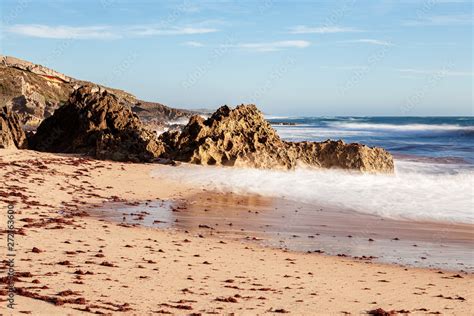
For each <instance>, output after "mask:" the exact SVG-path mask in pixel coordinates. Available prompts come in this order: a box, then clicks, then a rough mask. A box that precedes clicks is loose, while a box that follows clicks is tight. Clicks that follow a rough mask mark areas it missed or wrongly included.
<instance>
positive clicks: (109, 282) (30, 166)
mask: <svg viewBox="0 0 474 316" xmlns="http://www.w3.org/2000/svg"><path fill="white" fill-rule="evenodd" d="M0 165H1V168H0V182H1V190H0V199H1V201H2V204H3V205H4V206H5V209H6V207H7V205H8V204H12V205H13V208H14V211H15V215H14V224H15V227H16V228H17V230H16V234H15V236H14V238H15V239H14V240H15V254H16V255H15V257H14V260H15V273H16V275H17V276H18V278H17V280H16V282H15V287H16V288H17V293H16V295H15V304H16V306H15V314H20V313H25V314H28V313H32V312H34V313H35V314H43V315H67V314H69V315H77V314H81V313H106V314H107V313H111V314H135V315H146V314H153V313H157V314H158V313H162V314H177V315H191V314H192V315H201V314H202V315H205V314H231V313H235V314H237V315H255V314H269V315H271V314H280V313H291V314H294V315H314V314H349V313H350V314H365V313H368V312H369V311H372V310H375V309H377V308H382V309H383V310H385V311H395V312H398V313H401V314H404V313H410V314H439V313H441V314H448V315H469V314H471V313H472V311H473V305H472V301H473V299H474V295H473V291H472V288H473V277H472V274H469V273H466V272H460V271H449V270H440V269H428V268H425V269H423V268H412V267H403V266H398V265H389V264H382V263H375V262H371V260H359V259H354V258H345V257H337V256H326V255H323V254H318V253H305V252H303V251H301V252H297V251H287V250H282V249H275V248H273V247H264V246H262V245H261V244H259V243H256V242H252V241H245V240H239V239H236V238H226V237H225V236H222V235H220V234H216V233H214V234H212V233H209V232H208V233H202V232H201V231H205V229H201V230H199V229H189V228H190V227H193V226H196V225H198V224H200V222H199V221H195V222H192V224H190V225H188V226H186V225H183V226H182V227H181V228H180V227H179V225H178V226H177V227H174V228H173V229H159V228H151V227H148V226H146V225H132V224H130V223H131V221H129V220H126V221H125V222H124V223H122V222H120V221H114V220H112V219H109V220H107V219H104V218H101V217H99V216H91V214H89V213H93V209H96V208H98V207H99V206H102V207H103V205H107V203H121V204H122V205H123V204H129V205H130V206H136V205H137V204H139V203H152V202H154V201H157V200H159V199H161V200H179V201H182V202H186V201H196V196H201V197H202V196H206V194H212V193H209V192H203V191H202V189H199V188H193V187H189V186H185V185H183V184H180V183H176V182H174V181H173V180H172V179H169V180H167V179H166V178H164V177H163V178H161V177H159V178H156V177H155V178H154V177H152V176H151V174H152V171H153V172H156V170H159V168H163V170H164V168H170V167H168V166H160V165H157V164H128V163H127V164H125V163H118V162H105V161H98V160H90V159H86V158H81V157H77V156H70V155H55V154H48V153H38V152H34V151H28V150H24V151H17V150H0ZM177 168H180V167H179V166H178V167H177ZM211 196H212V195H211ZM229 201H230V202H229ZM234 201H238V199H235V200H234ZM226 203H227V205H229V203H230V204H232V199H227V202H226ZM262 203H263V204H262ZM265 203H266V202H265V201H260V202H258V203H257V202H255V203H253V205H254V207H257V208H258V207H262V205H263V206H264V204H265ZM197 204H198V206H199V205H201V206H203V205H204V204H205V203H204V202H203V201H201V202H200V204H199V203H197ZM192 205H196V203H195V204H192ZM214 205H215V204H214ZM206 207H212V203H211V204H210V205H207V206H206ZM197 208H198V207H197V206H195V209H197ZM191 209H192V208H191ZM177 211H180V210H179V209H178V210H177ZM181 211H182V212H186V209H183V210H181ZM210 211H211V212H212V211H213V210H210ZM4 214H5V215H4V216H5V219H4V220H2V221H0V222H1V225H2V226H1V229H2V236H3V238H4V239H5V242H3V243H2V245H1V246H0V247H1V248H0V249H2V253H5V250H6V249H5V248H6V246H7V245H6V239H7V234H6V232H5V230H6V228H7V227H6V222H7V221H6V213H4ZM138 217H140V216H139V215H138ZM182 218H184V217H182ZM182 218H181V219H182ZM175 219H176V218H175ZM178 219H179V217H178ZM241 220H242V219H241ZM136 222H137V223H139V222H140V220H138V221H136ZM178 223H180V222H179V221H178ZM219 223H222V221H219ZM183 224H184V223H183ZM202 224H211V223H210V222H209V223H202ZM214 224H215V223H214ZM233 225H236V226H238V222H234V223H233ZM341 227H342V228H344V227H346V226H344V225H342V226H341ZM459 229H460V231H458V234H456V237H453V239H457V238H458V237H459V236H464V237H463V238H464V239H466V240H464V241H463V242H464V243H466V242H467V243H469V242H472V240H470V238H472V234H470V233H469V229H467V231H464V232H462V229H461V228H459ZM380 230H383V226H382V227H381V228H379V231H380ZM375 231H377V230H375ZM415 233H416V229H409V230H408V233H406V234H405V235H403V236H400V239H401V240H403V238H405V237H407V236H408V235H409V234H415ZM462 234H464V235H462ZM251 236H257V234H255V235H251ZM420 236H421V237H420V238H422V239H423V238H429V236H430V235H429V234H425V235H423V233H422V232H421V233H420ZM394 237H399V236H394ZM463 238H461V239H463ZM6 263H7V262H6V261H5V260H4V261H3V263H2V267H1V268H2V274H5V273H6V270H7V266H6ZM6 283H7V281H6V280H5V279H2V290H1V294H2V301H3V302H2V304H1V313H2V314H9V312H10V310H7V309H6V307H5V306H6V302H5V300H6V295H7V290H6V286H7V284H6Z"/></svg>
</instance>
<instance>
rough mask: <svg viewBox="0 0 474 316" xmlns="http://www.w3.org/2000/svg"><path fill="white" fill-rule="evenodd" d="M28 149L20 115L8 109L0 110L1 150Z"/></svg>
mask: <svg viewBox="0 0 474 316" xmlns="http://www.w3.org/2000/svg"><path fill="white" fill-rule="evenodd" d="M26 147H27V140H26V136H25V132H24V131H23V129H22V128H21V124H20V120H19V118H18V115H17V114H16V113H14V112H12V111H11V110H9V109H8V108H7V107H2V108H1V109H0V148H19V149H23V148H26Z"/></svg>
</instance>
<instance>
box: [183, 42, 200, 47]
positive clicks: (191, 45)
mask: <svg viewBox="0 0 474 316" xmlns="http://www.w3.org/2000/svg"><path fill="white" fill-rule="evenodd" d="M183 45H184V46H190V47H204V46H205V45H204V44H203V43H201V42H195V41H188V42H184V43H183Z"/></svg>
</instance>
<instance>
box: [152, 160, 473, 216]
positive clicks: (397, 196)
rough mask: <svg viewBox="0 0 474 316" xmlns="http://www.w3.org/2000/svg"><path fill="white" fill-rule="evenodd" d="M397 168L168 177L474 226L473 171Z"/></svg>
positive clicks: (175, 171)
mask: <svg viewBox="0 0 474 316" xmlns="http://www.w3.org/2000/svg"><path fill="white" fill-rule="evenodd" d="M396 165H397V167H396V173H395V175H369V174H359V173H349V172H345V171H337V170H324V171H322V170H306V169H298V170H295V171H288V172H283V171H269V170H256V169H238V168H220V167H202V166H194V165H182V166H180V167H170V168H169V169H168V171H166V174H165V176H167V177H171V178H172V179H175V180H177V181H179V182H184V183H190V184H194V185H198V186H201V187H204V188H207V189H212V190H217V191H222V192H234V193H253V194H260V195H263V196H270V197H283V198H287V199H290V200H295V201H302V202H306V203H318V204H321V203H322V204H325V205H333V206H337V207H342V208H349V209H352V210H354V211H357V212H363V213H369V214H376V215H379V216H382V217H386V218H395V219H406V220H431V221H443V222H462V223H474V211H473V207H472V206H473V205H474V193H473V176H474V172H473V171H472V170H470V171H469V170H465V171H463V172H457V170H458V168H457V166H455V165H450V166H449V168H451V169H449V168H448V167H447V166H446V165H436V164H427V163H420V162H406V161H397V164H396ZM157 175H158V174H157ZM159 175H160V176H162V175H163V169H162V168H161V169H160V171H159Z"/></svg>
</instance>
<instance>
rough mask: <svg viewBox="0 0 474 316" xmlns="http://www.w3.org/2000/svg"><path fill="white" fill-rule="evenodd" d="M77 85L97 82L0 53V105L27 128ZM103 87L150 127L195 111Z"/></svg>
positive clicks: (39, 121)
mask: <svg viewBox="0 0 474 316" xmlns="http://www.w3.org/2000/svg"><path fill="white" fill-rule="evenodd" d="M77 86H90V87H94V86H97V85H96V84H93V83H91V82H87V81H81V80H77V79H74V78H71V77H68V76H66V75H64V74H62V73H59V72H57V71H55V70H52V69H49V68H46V67H43V66H41V65H36V64H33V63H30V62H28V61H24V60H21V59H18V58H14V57H8V56H0V106H7V107H8V108H9V109H11V110H13V111H14V112H16V113H17V114H18V115H19V118H20V121H21V123H22V124H24V125H26V126H27V127H28V128H31V129H35V128H36V127H37V126H38V125H39V124H40V123H41V121H42V120H43V119H45V118H47V117H49V116H51V115H52V114H53V113H54V111H55V110H56V109H58V108H59V107H60V106H61V105H62V104H64V103H66V101H67V100H68V98H69V95H70V94H71V93H72V92H73V91H74V87H77ZM104 88H105V87H104ZM107 90H108V91H109V92H110V93H113V94H115V95H116V96H117V97H118V101H119V103H120V104H122V105H124V106H126V107H128V108H131V109H133V111H134V112H135V113H137V115H138V116H139V117H140V118H141V119H142V121H143V122H144V123H145V124H150V125H151V126H157V127H159V126H161V127H162V126H164V125H166V122H167V121H174V120H176V119H177V118H189V117H190V116H192V115H193V114H195V113H193V112H191V111H186V110H178V109H173V108H170V107H168V106H165V105H163V104H160V103H152V102H145V101H141V100H138V99H137V98H136V97H135V96H133V95H132V94H130V93H128V92H125V91H122V90H118V89H112V88H107Z"/></svg>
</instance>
